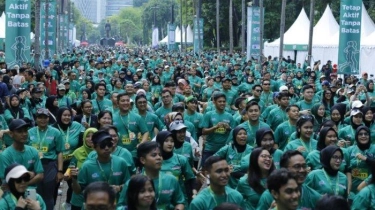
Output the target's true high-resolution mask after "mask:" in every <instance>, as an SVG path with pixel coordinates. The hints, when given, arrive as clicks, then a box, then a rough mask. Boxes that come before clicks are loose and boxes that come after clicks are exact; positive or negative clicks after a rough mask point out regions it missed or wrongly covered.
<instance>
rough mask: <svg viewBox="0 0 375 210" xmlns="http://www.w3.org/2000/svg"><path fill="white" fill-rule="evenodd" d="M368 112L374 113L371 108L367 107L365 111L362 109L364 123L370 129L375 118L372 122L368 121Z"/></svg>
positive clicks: (364, 108)
mask: <svg viewBox="0 0 375 210" xmlns="http://www.w3.org/2000/svg"><path fill="white" fill-rule="evenodd" d="M368 111H372V110H371V107H368V106H366V107H363V109H362V113H363V123H364V124H365V125H366V126H367V127H370V126H371V125H372V124H373V123H374V117H372V120H371V121H366V117H365V116H366V113H367V112H368Z"/></svg>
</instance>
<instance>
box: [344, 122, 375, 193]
mask: <svg viewBox="0 0 375 210" xmlns="http://www.w3.org/2000/svg"><path fill="white" fill-rule="evenodd" d="M370 134H371V132H370V130H369V129H368V128H367V127H366V126H362V125H361V126H359V127H358V128H357V129H356V132H355V141H356V143H357V144H356V145H353V146H351V147H349V148H348V149H347V150H346V154H347V155H346V156H347V158H348V160H347V161H349V162H348V165H349V167H348V170H349V171H350V172H349V174H350V176H351V177H352V184H351V185H350V182H349V185H348V186H349V187H348V191H349V190H351V191H352V192H354V193H357V187H358V185H359V184H360V183H361V182H362V181H363V180H365V179H366V178H367V177H368V176H369V173H370V171H371V170H370V164H371V162H372V160H373V159H374V157H375V145H372V144H371V141H370Z"/></svg>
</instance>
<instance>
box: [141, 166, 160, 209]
mask: <svg viewBox="0 0 375 210" xmlns="http://www.w3.org/2000/svg"><path fill="white" fill-rule="evenodd" d="M143 175H145V176H147V174H146V171H143ZM161 177H162V172H161V171H159V176H158V179H159V184H158V198H157V199H156V203H158V202H159V198H160V195H161V189H162V188H163V185H162V184H163V182H162V181H161V180H162V178H161Z"/></svg>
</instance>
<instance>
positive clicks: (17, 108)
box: [8, 95, 25, 119]
mask: <svg viewBox="0 0 375 210" xmlns="http://www.w3.org/2000/svg"><path fill="white" fill-rule="evenodd" d="M13 98H17V99H18V101H19V103H18V106H12V99H13ZM8 109H9V111H10V113H11V114H12V116H13V118H14V119H22V118H24V115H25V113H24V111H23V109H22V108H21V100H20V97H19V96H18V95H11V96H10V98H9V107H8ZM17 115H18V118H17Z"/></svg>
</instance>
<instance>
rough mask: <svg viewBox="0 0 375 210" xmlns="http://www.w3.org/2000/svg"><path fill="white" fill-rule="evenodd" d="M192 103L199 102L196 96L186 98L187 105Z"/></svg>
mask: <svg viewBox="0 0 375 210" xmlns="http://www.w3.org/2000/svg"><path fill="white" fill-rule="evenodd" d="M191 101H198V100H197V98H195V97H194V96H189V97H187V98H185V103H189V102H191Z"/></svg>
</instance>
